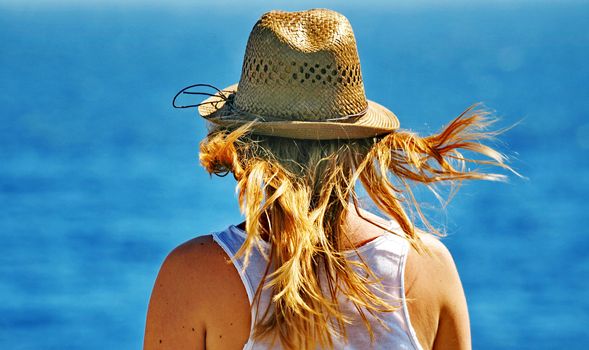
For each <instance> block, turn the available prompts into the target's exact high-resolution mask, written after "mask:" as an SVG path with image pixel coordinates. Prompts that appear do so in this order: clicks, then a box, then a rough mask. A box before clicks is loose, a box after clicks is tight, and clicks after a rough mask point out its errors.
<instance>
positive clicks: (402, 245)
mask: <svg viewBox="0 0 589 350" xmlns="http://www.w3.org/2000/svg"><path fill="white" fill-rule="evenodd" d="M212 236H213V239H214V240H215V242H217V243H218V244H219V245H220V246H221V247H222V248H223V250H224V251H225V253H226V254H227V255H228V256H229V257H233V256H235V255H236V253H237V251H238V250H239V248H240V247H241V246H242V245H243V242H244V241H245V239H246V233H245V232H244V231H243V230H241V229H240V228H238V227H236V226H233V225H232V226H229V227H228V228H227V229H225V230H223V231H220V232H215V233H213V235H212ZM408 250H409V244H408V242H407V241H406V240H405V239H403V238H401V237H398V236H395V235H391V234H386V235H385V234H383V235H380V236H378V237H377V238H375V239H373V240H371V241H370V242H368V243H366V244H364V245H362V246H361V247H359V248H358V249H357V253H358V254H360V256H361V257H362V259H363V260H364V261H365V262H366V264H367V265H368V266H369V267H370V268H371V270H372V271H373V272H374V274H375V276H376V277H377V278H378V279H379V280H380V281H381V283H382V287H383V288H384V289H385V290H384V291H382V292H378V294H379V296H380V297H382V298H383V299H384V300H386V301H387V302H389V303H390V304H391V305H393V306H395V307H396V308H398V311H396V312H393V313H383V314H381V315H380V317H381V319H382V321H383V322H384V325H381V324H380V323H379V322H378V319H376V318H375V317H374V316H372V315H370V314H366V317H368V320H369V321H370V324H371V326H372V329H373V331H374V342H372V343H371V339H370V335H369V334H368V332H367V331H366V327H365V326H364V323H363V321H362V318H361V315H360V314H359V313H358V311H357V310H356V309H355V307H354V304H353V303H352V302H351V301H350V300H349V299H347V298H346V296H344V295H341V293H340V295H339V297H338V302H339V305H340V308H341V310H342V312H343V313H344V315H345V316H346V317H348V318H349V320H350V324H349V325H348V326H347V327H346V332H347V335H348V342H347V343H344V341H343V339H341V338H340V337H334V344H335V345H334V347H335V348H336V349H371V348H376V349H380V348H383V347H384V348H387V349H421V347H420V346H419V345H418V340H417V338H416V336H415V332H414V331H413V328H412V327H411V323H410V321H409V316H408V311H407V306H406V304H405V294H404V283H403V272H404V265H405V261H406V258H407V253H408ZM269 251H270V246H269V245H268V244H267V243H266V242H261V250H257V249H256V250H253V251H252V254H251V255H250V261H249V264H248V265H247V268H245V269H244V259H243V258H238V259H232V262H233V264H234V265H235V267H236V270H237V271H238V272H239V274H240V277H241V279H242V282H243V284H244V287H245V289H246V291H247V295H248V299H249V302H250V304H252V303H253V301H254V295H255V293H256V289H257V287H258V286H259V285H260V283H261V281H262V278H263V276H264V275H265V274H266V266H267V262H266V260H265V259H264V254H266V255H268V254H269ZM346 255H347V256H348V258H349V259H351V260H356V261H358V260H359V259H358V256H357V255H356V253H355V252H354V251H346ZM271 272H272V271H269V273H271ZM320 278H322V279H324V278H325V276H324V272H323V271H322V273H321V274H320ZM271 292H272V291H271V290H270V289H263V290H262V291H261V297H260V303H259V305H260V306H259V308H256V307H254V308H252V316H251V317H252V319H257V318H256V317H257V315H258V318H260V319H261V318H262V315H263V314H264V311H265V310H266V309H268V308H269V311H270V312H272V311H273V310H272V306H271V305H272V303H271V297H272V295H271ZM326 292H327V291H326ZM385 327H386V328H385ZM252 331H253V330H252ZM269 348H273V349H281V348H282V347H281V346H280V344H274V346H272V343H271V340H270V339H268V340H254V339H253V337H250V338H249V339H248V343H247V344H246V346H245V347H244V349H269Z"/></svg>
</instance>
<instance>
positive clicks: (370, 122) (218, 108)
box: [198, 84, 399, 140]
mask: <svg viewBox="0 0 589 350" xmlns="http://www.w3.org/2000/svg"><path fill="white" fill-rule="evenodd" d="M221 91H222V92H223V93H224V94H225V96H228V95H231V94H234V93H235V92H237V84H233V85H231V86H228V87H226V88H225V89H223V90H221ZM367 102H368V108H367V111H366V113H365V114H364V115H362V116H361V117H359V118H357V119H355V120H354V121H351V122H350V121H338V122H335V121H315V122H314V121H294V120H293V121H263V122H258V123H255V124H254V125H253V126H252V128H253V130H254V133H256V134H260V135H268V136H278V137H287V138H292V139H307V140H308V139H311V140H332V139H360V138H367V137H373V136H378V135H381V134H386V133H390V132H392V131H394V130H396V129H398V128H399V119H398V118H397V116H396V115H395V114H394V113H393V112H391V111H390V110H389V109H387V108H386V107H384V106H381V105H380V104H378V103H376V102H374V101H370V100H368V101H367ZM198 112H199V113H200V115H201V116H202V117H203V118H205V119H207V120H208V121H210V122H212V123H214V124H218V125H222V126H227V127H239V126H241V125H244V124H247V123H250V122H252V121H254V120H255V118H252V116H251V115H239V114H238V115H237V116H236V115H235V113H234V112H232V113H231V117H229V118H228V117H227V115H228V114H229V113H228V112H229V106H228V104H227V103H226V101H225V99H224V98H222V97H221V93H217V94H215V95H213V96H211V97H209V98H208V99H206V100H205V101H203V102H202V103H201V105H200V106H199V107H198ZM236 117H239V118H236Z"/></svg>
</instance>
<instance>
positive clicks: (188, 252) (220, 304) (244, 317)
mask: <svg viewBox="0 0 589 350" xmlns="http://www.w3.org/2000/svg"><path fill="white" fill-rule="evenodd" d="M364 216H369V217H371V219H372V220H374V221H376V222H380V223H381V224H383V223H384V222H383V221H382V219H380V218H378V217H376V216H373V215H372V214H369V213H368V214H366V213H364ZM350 220H351V221H350V223H349V230H348V231H349V232H350V233H349V235H350V237H351V239H352V241H353V242H356V244H361V243H363V242H367V241H370V240H372V239H374V238H375V236H374V232H381V231H380V229H376V228H375V226H374V225H373V224H371V223H369V222H367V221H364V220H362V219H360V218H358V217H354V216H353V215H350ZM379 234H380V233H379ZM422 240H423V242H424V243H425V246H426V247H427V248H428V249H429V250H430V252H431V254H429V255H428V254H418V253H417V252H416V251H414V250H411V252H410V253H409V256H408V260H407V265H406V270H405V286H406V295H407V297H408V299H409V300H408V308H409V313H410V317H411V322H412V324H413V326H414V328H415V331H416V334H417V338H418V339H419V342H420V343H421V345H422V346H423V348H424V349H435V350H439V349H453V350H454V349H455V350H463V349H470V347H471V345H470V327H469V321H468V311H467V307H466V300H465V297H464V293H463V290H462V286H461V283H460V278H459V276H458V272H457V271H456V267H455V265H454V262H453V260H452V256H451V255H450V253H449V252H448V250H447V249H446V247H445V246H444V245H443V244H442V243H441V242H440V241H438V240H437V239H436V238H434V237H432V236H429V235H424V236H423V237H422ZM188 329H190V331H189V330H188ZM249 332H250V307H249V302H248V299H247V294H246V291H245V288H244V286H243V284H242V282H241V278H240V277H239V274H238V273H237V271H236V270H235V268H234V267H233V265H232V264H231V263H230V261H229V259H228V257H227V255H226V254H225V252H224V251H223V250H222V249H221V248H220V247H219V246H218V245H217V244H216V243H215V242H214V241H213V240H212V238H211V236H202V237H198V238H195V239H193V240H190V241H188V242H186V243H184V244H182V245H181V246H179V247H177V248H176V249H174V251H172V252H171V253H170V255H169V256H168V257H167V258H166V261H165V262H164V264H163V265H162V268H161V270H160V273H159V275H158V278H157V280H156V283H155V287H154V290H153V292H152V296H151V300H150V304H149V309H148V314H147V323H146V329H145V341H144V350H152V349H176V350H183V349H197V350H202V349H212V350H216V349H223V350H224V349H227V350H231V349H240V350H241V349H242V348H243V346H244V344H245V343H246V342H247V340H248V337H249ZM224 335H230V336H224Z"/></svg>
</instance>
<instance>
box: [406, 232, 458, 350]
mask: <svg viewBox="0 0 589 350" xmlns="http://www.w3.org/2000/svg"><path fill="white" fill-rule="evenodd" d="M420 239H421V242H422V244H423V248H424V249H423V251H417V250H416V249H415V248H412V249H410V251H409V255H408V258H407V265H406V268H405V269H406V271H405V286H406V288H405V294H406V296H407V299H408V308H409V312H410V314H411V318H412V323H413V325H414V328H415V329H416V331H417V336H418V338H419V341H420V343H422V344H423V345H424V347H426V348H430V347H431V348H434V349H435V348H440V346H441V348H452V349H464V348H469V347H470V327H469V322H468V311H467V306H466V299H465V296H464V291H463V289H462V283H461V281H460V277H459V275H458V271H457V269H456V264H455V263H454V259H453V257H452V254H451V253H450V251H449V250H448V248H447V247H446V245H444V243H442V241H441V240H440V239H439V238H438V237H437V236H434V235H431V234H421V235H420Z"/></svg>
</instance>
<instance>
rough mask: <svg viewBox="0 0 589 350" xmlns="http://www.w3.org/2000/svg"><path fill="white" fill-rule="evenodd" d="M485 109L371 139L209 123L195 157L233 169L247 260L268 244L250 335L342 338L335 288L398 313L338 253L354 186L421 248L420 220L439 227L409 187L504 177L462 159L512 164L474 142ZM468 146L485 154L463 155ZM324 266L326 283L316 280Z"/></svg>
mask: <svg viewBox="0 0 589 350" xmlns="http://www.w3.org/2000/svg"><path fill="white" fill-rule="evenodd" d="M488 114H489V113H488V111H486V110H485V109H484V108H483V107H482V106H480V105H474V106H472V107H470V108H468V109H467V110H466V111H465V112H463V113H462V114H461V115H460V116H458V117H457V118H455V119H454V120H453V121H452V122H451V123H450V124H448V125H447V126H445V127H444V128H443V129H442V131H441V132H439V133H437V134H434V135H431V136H427V137H421V136H418V135H417V134H415V133H412V132H409V131H403V130H397V131H394V132H391V133H387V134H384V135H381V136H376V137H370V138H359V139H335V140H301V139H290V138H283V137H272V136H262V135H257V134H255V133H253V132H252V130H253V129H254V128H253V127H254V126H255V124H254V123H255V122H253V123H250V124H245V125H243V126H241V127H239V128H237V129H230V128H227V127H223V126H214V127H213V129H211V131H210V133H209V135H208V136H207V138H206V139H205V140H203V141H202V143H201V154H200V160H201V163H202V165H203V166H204V167H205V168H206V169H207V171H209V172H210V173H214V174H217V175H223V174H227V173H229V172H231V173H233V175H234V177H235V179H236V180H237V189H238V194H239V203H240V207H241V210H242V212H243V213H244V215H245V217H246V232H247V239H246V241H245V243H244V245H243V246H242V248H241V250H240V251H239V252H238V254H240V255H243V256H244V258H245V260H246V264H247V258H248V255H249V252H250V251H251V249H253V248H255V246H256V245H257V244H258V243H259V242H260V240H261V239H264V240H267V241H268V242H269V243H270V245H271V247H272V248H271V250H270V253H269V256H268V264H269V265H268V270H267V271H271V272H270V273H268V274H267V276H266V278H265V282H264V283H265V285H266V286H267V288H271V289H272V294H273V299H272V300H273V310H272V311H271V312H266V313H265V314H264V315H263V317H261V318H260V319H259V321H258V322H257V323H256V325H255V336H256V337H265V336H277V337H278V339H280V341H281V342H282V344H283V346H284V347H285V348H291V349H295V348H296V349H308V348H313V347H314V346H316V345H317V344H318V345H320V346H323V347H331V346H332V338H331V337H332V336H333V335H335V334H340V335H341V336H343V337H344V338H345V337H346V334H345V325H346V323H347V322H348V320H347V319H346V317H345V316H344V314H343V313H342V311H341V310H340V309H339V306H338V302H337V295H338V294H340V293H343V294H344V295H345V297H347V298H348V299H349V300H351V301H352V302H353V303H354V305H355V306H356V308H357V310H358V312H360V313H361V314H362V315H363V316H365V315H366V313H369V314H372V315H373V316H375V317H378V313H380V312H392V311H394V310H396V309H397V307H398V306H397V305H391V304H389V303H387V302H385V301H383V300H382V299H381V298H380V297H378V296H377V295H376V293H375V290H378V281H377V280H376V279H375V278H374V276H373V275H372V274H371V271H370V269H369V268H368V267H367V266H366V265H365V264H363V263H362V260H361V259H360V260H359V261H360V262H352V261H351V260H350V259H346V256H345V254H343V250H344V247H349V246H350V245H351V244H353V242H350V241H349V238H348V237H347V235H346V231H345V230H344V225H345V220H346V215H347V214H348V213H349V210H350V209H352V210H358V194H357V193H358V192H357V191H358V189H357V188H356V185H357V184H358V183H361V184H362V186H363V187H364V188H365V190H366V193H367V194H368V196H369V197H370V198H371V199H372V201H373V202H374V203H375V205H376V206H377V207H378V209H380V211H382V212H383V213H384V214H385V215H386V216H388V217H389V218H391V219H394V220H395V221H396V222H398V223H399V226H400V227H401V230H402V232H401V233H399V232H397V233H395V234H402V235H403V236H404V237H405V238H406V239H407V240H409V241H410V242H411V243H412V244H413V246H414V247H416V248H417V249H421V245H420V241H419V235H418V234H417V232H418V231H419V229H418V228H417V227H418V226H422V229H425V230H427V231H429V232H432V233H437V231H436V229H435V228H434V227H432V226H431V225H429V223H428V221H427V219H426V218H425V217H424V216H423V215H422V213H421V210H420V209H419V205H418V204H417V202H416V201H415V199H414V197H413V195H412V192H411V186H413V185H416V184H423V185H425V186H429V187H430V188H432V189H433V187H432V185H434V184H435V183H439V182H444V183H450V184H453V185H459V184H460V182H461V181H462V180H470V179H486V180H501V179H503V176H502V175H498V174H490V173H486V172H483V171H482V170H479V169H469V168H468V165H476V166H498V167H501V168H505V169H509V167H508V166H507V165H505V164H504V161H505V158H504V156H503V155H501V154H500V153H498V152H496V151H495V150H493V149H492V148H490V147H488V146H485V145H483V144H481V143H480V141H481V140H485V139H489V138H492V137H494V136H495V135H497V133H498V132H495V131H489V130H487V129H488V127H489V126H490V125H491V124H492V123H493V121H494V120H493V119H492V118H489V116H488ZM465 150H466V151H468V152H469V155H471V156H476V155H477V154H478V155H479V156H482V159H481V157H478V159H477V158H476V157H472V158H466V157H465V156H463V154H462V153H461V151H465ZM409 212H411V213H414V214H416V215H415V217H417V218H419V219H420V220H419V222H421V224H422V225H417V223H416V222H414V220H412V219H410V218H411V217H413V216H411V215H409ZM391 234H393V233H392V232H391ZM320 270H321V271H322V273H321V274H322V275H323V276H324V278H325V280H321V281H320V278H319V271H320ZM360 272H362V273H360ZM264 283H262V284H264ZM261 288H262V286H260V288H259V289H258V291H257V293H256V296H257V297H256V298H257V299H258V300H259V295H260V292H261ZM255 305H256V303H255V302H254V303H253V306H252V307H256V306H255ZM363 319H364V320H365V324H366V327H367V329H368V331H369V332H370V333H371V334H372V329H371V325H370V323H369V322H368V321H367V318H366V317H363ZM252 322H255V320H252Z"/></svg>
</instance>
